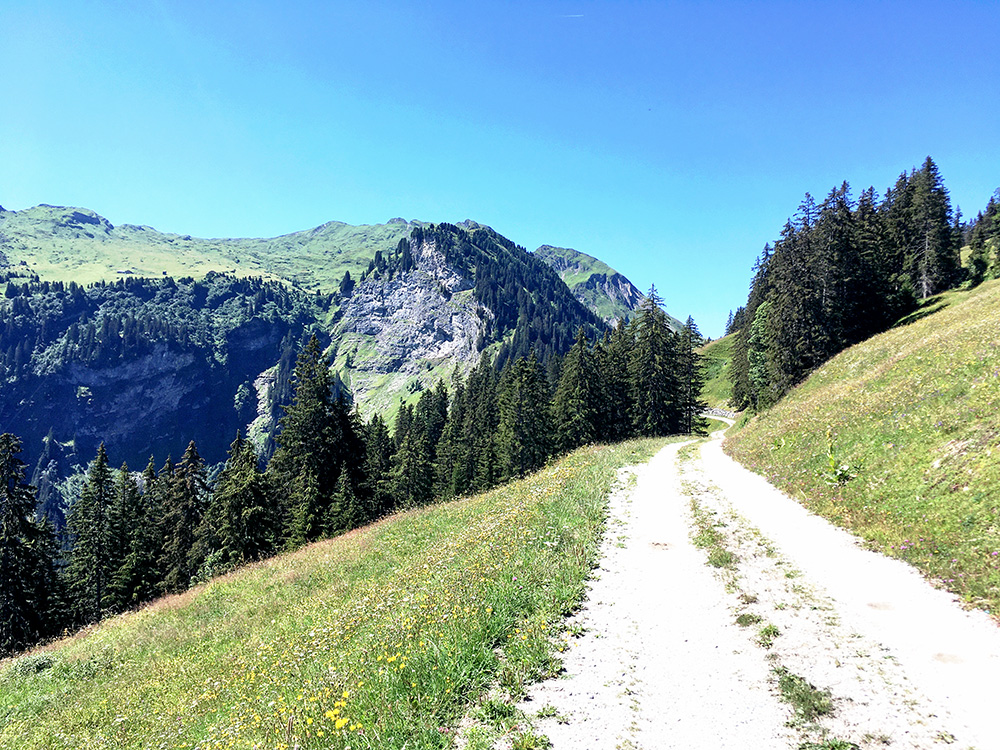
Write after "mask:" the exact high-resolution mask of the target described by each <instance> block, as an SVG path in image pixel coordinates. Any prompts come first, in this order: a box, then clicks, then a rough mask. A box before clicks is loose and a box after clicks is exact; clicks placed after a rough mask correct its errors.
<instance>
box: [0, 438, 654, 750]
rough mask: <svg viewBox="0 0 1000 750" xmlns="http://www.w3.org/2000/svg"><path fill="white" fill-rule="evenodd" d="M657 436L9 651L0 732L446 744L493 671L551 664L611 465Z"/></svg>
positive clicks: (78, 737)
mask: <svg viewBox="0 0 1000 750" xmlns="http://www.w3.org/2000/svg"><path fill="white" fill-rule="evenodd" d="M661 444H662V441H637V442H632V443H626V444H622V445H620V446H614V447H598V448H585V449H581V450H579V451H577V452H575V453H573V454H572V455H570V456H568V457H566V458H564V459H562V460H560V461H558V462H556V463H555V464H553V465H552V466H550V467H548V468H546V469H544V470H542V471H540V472H539V473H537V474H535V475H533V476H531V477H529V478H527V479H525V480H522V481H519V482H516V483H513V484H511V485H508V486H506V487H503V488H499V489H497V490H494V491H492V492H489V493H487V494H485V495H481V496H477V497H474V498H471V499H467V500H461V501H457V502H453V503H448V504H441V505H437V506H433V507H430V508H425V509H422V510H418V511H413V512H410V513H408V514H405V515H401V516H397V517H393V518H391V519H388V520H386V521H383V522H381V523H378V524H375V525H373V526H370V527H367V528H365V529H361V530H358V531H355V532H352V533H351V534H349V535H346V536H344V537H340V538H337V539H333V540H329V541H325V542H321V543H318V544H314V545H311V546H310V547H308V548H306V549H303V550H301V551H299V552H297V553H295V554H291V555H286V556H283V557H281V558H277V559H274V560H271V561H269V562H266V563H263V564H259V565H256V566H253V567H250V568H246V569H243V570H240V571H238V572H236V573H233V574H231V575H229V576H226V577H223V578H219V579H215V580H213V581H212V582H210V583H209V584H207V585H206V586H203V587H199V588H197V589H194V590H192V591H189V592H187V593H186V594H183V595H181V596H175V597H168V598H165V599H163V600H160V601H158V602H156V603H154V604H153V605H151V606H149V607H147V608H145V609H143V610H141V611H139V612H136V613H133V614H130V615H127V616H124V617H119V618H115V619H113V620H110V621H107V622H105V623H104V624H102V625H101V626H99V627H96V628H93V629H91V630H90V631H88V632H85V633H83V634H80V635H78V636H76V637H73V638H70V639H67V640H64V641H62V642H59V643H57V644H54V645H53V646H51V647H50V648H49V649H47V654H46V655H44V656H42V657H39V656H38V655H37V654H36V655H29V656H27V657H22V658H21V659H20V660H17V661H14V662H8V663H7V664H6V665H5V667H0V746H2V747H9V748H26V747H31V748H123V749H124V748H146V747H151V748H160V747H163V748H184V747H198V748H206V749H207V748H230V747H232V748H292V747H296V746H298V747H300V748H347V747H350V748H355V749H357V748H390V747H404V746H405V747H407V748H440V747H448V746H450V744H451V742H452V738H453V736H454V729H455V727H456V725H457V722H458V721H459V719H460V718H461V716H462V715H463V713H464V712H465V711H466V710H467V709H468V707H469V705H470V704H471V703H472V702H473V701H475V700H476V699H477V698H478V697H480V696H481V695H482V694H483V692H484V691H485V689H486V688H487V687H488V686H489V685H491V684H500V685H502V686H503V687H504V688H505V690H507V691H508V693H509V694H512V695H516V694H518V692H519V690H521V689H523V685H524V684H525V683H527V682H530V681H531V680H533V679H536V678H538V677H540V676H542V675H543V674H545V673H546V672H547V670H548V671H551V668H552V658H551V645H550V636H551V633H552V628H553V625H554V623H556V622H557V621H558V620H559V619H560V618H561V616H562V615H563V614H564V613H566V612H568V611H570V610H571V609H572V608H573V607H575V606H576V603H577V602H578V601H579V599H580V597H581V595H582V591H583V586H584V579H585V577H586V575H587V572H588V571H589V570H590V568H591V566H592V564H593V560H594V556H595V554H596V544H597V539H598V537H599V535H600V530H601V528H602V525H603V518H604V512H605V499H606V495H607V491H608V489H609V487H610V486H611V484H612V482H613V480H614V478H615V476H616V472H617V469H618V467H620V466H622V465H624V464H628V463H634V462H638V461H642V460H645V459H647V458H648V457H649V456H651V455H652V453H653V452H654V451H655V449H656V448H657V447H659V445H661ZM49 657H51V658H49ZM32 660H35V661H32Z"/></svg>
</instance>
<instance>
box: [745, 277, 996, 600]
mask: <svg viewBox="0 0 1000 750" xmlns="http://www.w3.org/2000/svg"><path fill="white" fill-rule="evenodd" d="M998 310H1000V281H994V282H989V283H987V284H984V285H982V286H981V287H979V288H977V289H974V290H972V291H961V292H951V293H949V294H946V295H941V296H940V297H939V298H935V299H934V300H930V301H929V302H928V303H927V304H926V305H925V306H924V311H923V312H922V313H918V314H915V315H914V316H911V322H909V323H908V324H906V325H902V326H900V327H897V328H895V329H893V330H890V331H888V332H887V333H884V334H881V335H879V336H876V337H874V338H872V339H870V340H868V341H866V342H864V343H862V344H859V345H857V346H855V347H853V348H851V349H849V350H847V351H844V352H842V353H841V354H839V355H838V356H837V357H835V358H834V359H832V360H831V361H830V362H828V363H827V364H825V365H824V366H823V367H822V368H820V369H819V370H817V371H816V372H815V373H814V374H813V375H812V376H810V377H809V379H808V380H806V382H804V383H803V384H802V385H800V386H799V387H797V388H796V389H795V390H793V391H792V392H791V393H790V394H789V395H788V396H787V397H785V398H784V399H783V400H782V401H781V402H780V403H779V404H778V405H777V406H775V407H774V408H773V409H771V410H770V411H768V412H766V413H764V414H761V415H759V416H758V417H756V418H754V419H753V420H752V421H751V422H750V423H749V424H748V425H747V426H746V427H745V428H744V429H743V430H742V431H741V432H739V433H737V434H736V435H735V436H734V437H732V438H730V439H729V440H728V441H727V444H726V445H727V450H728V451H729V452H730V453H731V454H732V455H733V456H734V457H735V458H737V459H738V460H740V461H741V462H742V463H744V464H745V465H747V466H749V467H750V468H752V469H754V470H755V471H758V472H760V473H762V474H764V475H765V476H767V477H768V478H769V479H770V480H771V481H773V482H775V483H776V484H778V485H779V486H780V487H781V488H782V489H784V490H785V491H787V492H789V493H791V494H793V495H795V496H797V497H799V498H800V499H801V500H802V502H803V503H804V504H805V505H806V506H807V507H809V508H810V509H811V510H813V511H815V512H817V513H820V514H822V515H824V516H826V517H827V518H830V519H831V520H833V521H834V522H836V523H838V524H840V525H842V526H845V527H847V528H849V529H851V530H852V531H854V532H855V533H857V534H859V535H860V536H862V537H863V538H865V539H866V540H868V541H869V542H870V543H871V545H872V547H874V548H876V549H878V550H880V551H882V552H884V553H886V554H888V555H892V556H894V557H898V558H900V559H903V560H906V561H907V562H910V563H912V564H913V565H915V566H916V567H918V568H919V569H920V570H922V571H923V572H924V573H925V574H926V575H927V576H929V577H930V578H931V579H933V580H935V581H938V582H940V583H941V585H943V586H945V587H947V588H948V589H950V590H951V591H953V592H955V593H956V594H959V595H960V596H962V597H963V598H964V599H965V600H966V601H968V602H970V603H972V604H975V605H976V606H979V607H982V608H984V609H987V610H988V611H990V612H991V613H993V614H994V615H1000V323H998V315H997V311H998Z"/></svg>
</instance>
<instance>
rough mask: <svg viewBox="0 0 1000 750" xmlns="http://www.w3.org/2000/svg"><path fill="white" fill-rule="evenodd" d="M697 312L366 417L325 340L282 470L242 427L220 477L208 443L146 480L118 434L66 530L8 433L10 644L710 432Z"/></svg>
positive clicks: (512, 365) (7, 648)
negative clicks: (341, 380)
mask: <svg viewBox="0 0 1000 750" xmlns="http://www.w3.org/2000/svg"><path fill="white" fill-rule="evenodd" d="M700 344H701V337H700V335H699V334H698V330H697V327H696V326H695V325H694V322H693V321H692V320H690V319H689V320H688V324H687V326H686V327H685V328H684V329H683V330H682V331H680V332H674V331H673V330H672V329H671V327H670V325H669V322H668V318H667V316H666V314H665V313H664V312H663V310H662V308H661V306H660V300H659V299H658V297H657V296H656V294H655V289H654V290H652V291H651V293H650V296H649V297H648V298H647V299H646V300H645V302H644V303H643V305H642V307H641V309H640V310H639V311H638V313H637V315H636V316H635V318H634V319H633V320H632V321H631V322H629V323H622V324H620V325H619V326H618V327H617V328H615V329H614V330H611V331H608V332H607V333H606V334H605V335H604V337H603V338H601V339H597V338H596V337H595V338H594V339H591V338H589V337H588V335H587V332H586V329H585V328H583V327H581V328H580V329H579V330H578V332H577V335H576V338H575V340H574V343H573V344H572V345H571V346H570V347H569V350H568V351H567V352H566V354H565V356H564V357H557V356H554V357H550V361H549V362H548V363H547V365H546V366H545V367H543V366H542V364H541V362H540V360H539V358H538V357H536V355H535V353H534V351H530V352H529V353H528V355H527V356H523V357H519V358H517V359H511V358H507V360H506V361H505V362H504V363H503V364H502V366H500V367H499V368H498V367H497V366H496V361H495V359H494V360H491V359H490V358H489V357H485V356H484V357H482V358H481V360H480V363H479V364H478V366H476V367H475V368H474V369H472V370H471V371H470V372H468V373H467V374H466V375H464V376H463V375H462V374H461V373H459V372H458V371H456V374H455V376H454V378H453V380H452V383H451V384H450V387H449V386H448V385H446V384H445V383H444V382H439V383H438V384H437V386H436V387H434V388H433V389H427V390H424V391H422V392H421V394H420V396H419V398H418V399H417V400H416V402H415V403H414V404H402V405H401V406H400V409H399V411H398V414H397V417H396V422H395V426H394V429H392V430H390V429H389V426H388V425H387V423H386V421H385V420H384V419H383V418H382V417H381V416H379V415H374V416H373V417H372V418H371V419H370V420H369V421H367V422H364V421H363V420H362V419H361V417H360V415H359V413H358V411H357V410H356V409H354V408H353V407H352V406H351V404H350V401H349V398H348V396H347V394H346V393H345V392H344V391H343V390H342V389H339V388H337V387H336V385H337V381H336V376H335V374H334V373H333V372H332V371H331V369H330V361H329V359H328V357H327V356H326V355H325V354H324V352H323V349H322V345H321V344H320V342H319V340H318V339H317V338H316V337H315V336H313V337H312V338H311V339H310V340H309V341H308V343H307V344H306V345H305V346H304V348H303V349H302V350H301V352H300V353H299V354H298V357H297V359H296V362H295V368H294V373H293V375H292V378H291V382H292V385H293V395H292V398H291V401H290V403H288V404H286V405H285V406H284V408H283V411H284V415H283V416H282V417H281V419H280V430H279V432H278V434H277V437H276V443H277V448H276V450H275V451H274V454H273V455H272V456H271V457H270V460H268V461H267V462H266V464H265V463H264V462H263V461H262V458H261V456H260V455H259V454H258V451H257V449H256V447H255V446H254V444H253V443H252V442H250V441H249V440H247V439H245V438H244V437H243V436H242V435H241V434H239V433H237V434H236V436H235V439H234V440H233V442H232V444H231V446H230V449H229V455H228V459H227V461H226V463H225V466H224V467H223V468H222V470H221V472H220V473H219V474H218V476H217V478H216V479H215V481H214V483H211V484H210V482H209V479H208V472H207V469H206V465H205V462H204V460H203V459H202V458H201V456H200V455H199V454H198V449H197V446H196V445H195V443H194V442H193V441H192V442H191V443H190V444H189V446H188V448H187V450H186V451H185V452H184V455H183V456H182V457H181V459H180V460H179V461H178V462H177V463H174V462H173V461H172V460H171V459H170V458H168V459H167V460H166V462H165V463H164V464H163V465H162V466H161V467H160V468H159V469H157V468H156V462H155V461H154V459H153V458H152V457H151V458H150V461H149V464H148V465H147V466H146V468H145V470H144V471H142V472H141V473H138V474H137V473H133V472H131V471H130V470H129V467H128V466H127V465H122V466H121V467H120V468H119V469H117V470H114V469H112V466H111V463H110V459H109V457H108V455H107V452H106V450H105V447H104V445H103V444H102V445H101V446H100V447H99V448H98V451H97V455H96V457H95V458H94V460H93V461H92V462H91V463H90V466H89V469H88V471H87V474H86V478H85V480H84V481H83V483H82V486H81V487H80V490H79V493H78V496H77V497H76V499H75V501H74V502H73V504H72V505H71V506H70V508H69V511H68V514H67V516H66V523H65V527H64V528H63V529H62V530H61V531H60V532H59V533H57V532H56V530H55V528H54V526H53V524H52V521H51V520H50V519H49V518H48V517H46V516H44V515H37V514H36V498H35V490H34V488H33V487H31V486H30V485H29V484H27V482H26V474H25V471H26V467H25V465H24V463H23V462H21V461H20V459H19V457H18V454H19V453H20V451H21V444H20V440H19V439H18V438H17V437H15V436H14V435H12V434H9V433H7V434H4V435H2V436H0V482H2V485H0V486H2V489H0V491H2V493H3V494H2V496H0V654H9V653H13V652H16V651H18V650H20V649H23V648H25V647H28V646H30V645H32V644H34V643H36V642H38V641H39V640H42V639H45V638H47V637H51V636H53V635H55V634H57V633H59V632H63V631H64V630H66V629H71V628H76V627H79V626H81V625H85V624H87V623H91V622H95V621H98V620H100V619H101V618H103V617H105V616H107V615H108V614H111V613H116V612H121V611H124V610H127V609H129V608H132V607H135V606H138V605H140V604H142V603H143V602H146V601H149V600H150V599H152V598H154V597H156V596H159V595H161V594H164V593H170V592H177V591H182V590H184V589H186V588H188V587H189V586H191V585H193V584H196V583H198V582H201V581H204V580H207V579H208V578H210V577H211V576H213V575H216V574H218V573H221V572H224V571H227V570H230V569H233V568H235V567H237V566H239V565H242V564H245V563H247V562H252V561H255V560H261V559H264V558H266V557H269V556H271V555H273V554H276V553H278V552H282V551H288V550H293V549H296V548H298V547H300V546H302V545H303V544H306V543H309V542H312V541H315V540H317V539H321V538H324V537H328V536H332V535H336V534H338V533H341V532H343V531H346V530H349V529H352V528H356V527H358V526H361V525H363V524H366V523H369V522H371V521H373V520H376V519H378V518H380V517H382V516H385V515H387V514H389V513H392V512H394V511H396V510H400V509H406V508H413V507H418V506H421V505H425V504H427V503H430V502H432V501H434V500H435V499H447V498H452V497H458V496H463V495H466V494H469V493H474V492H479V491H483V490H486V489H489V488H490V487H494V486H496V485H498V484H499V483H502V482H505V481H508V480H510V479H512V478H515V477H519V476H522V475H524V474H527V473H529V472H531V471H534V470H536V469H538V468H540V467H542V466H543V465H545V463H546V462H547V461H548V460H549V459H550V458H552V457H553V456H555V455H557V454H560V453H562V452H565V451H569V450H573V449H574V448H577V447H579V446H581V445H585V444H588V443H593V442H601V441H614V440H622V439H626V438H630V437H637V436H657V435H667V434H675V433H681V432H698V431H702V430H703V429H704V420H703V419H702V417H701V416H700V412H701V409H702V408H703V404H701V403H700V401H699V394H700V391H701V385H702V379H703V378H702V374H701V367H700V361H699V356H698V354H697V353H696V352H695V347H697V346H699V345H700Z"/></svg>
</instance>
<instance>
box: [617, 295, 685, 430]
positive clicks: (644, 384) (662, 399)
mask: <svg viewBox="0 0 1000 750" xmlns="http://www.w3.org/2000/svg"><path fill="white" fill-rule="evenodd" d="M661 303H662V300H661V299H660V297H659V295H658V294H657V293H656V287H652V288H651V289H650V291H649V294H648V295H647V296H646V298H645V299H644V300H643V301H642V305H641V306H640V308H639V313H638V315H636V317H635V320H634V321H633V325H634V332H635V333H634V336H635V346H634V347H633V349H632V352H631V356H630V360H629V376H630V385H631V390H632V400H631V401H632V404H633V412H632V423H633V426H634V428H635V431H636V434H638V435H640V436H643V437H652V436H660V435H671V434H675V433H678V432H680V431H681V429H682V414H683V410H682V404H681V400H680V375H679V372H678V362H677V345H676V342H675V340H674V333H673V331H672V330H671V328H670V324H669V321H668V319H667V314H666V313H665V312H664V311H663V308H662V307H661V306H660V305H661Z"/></svg>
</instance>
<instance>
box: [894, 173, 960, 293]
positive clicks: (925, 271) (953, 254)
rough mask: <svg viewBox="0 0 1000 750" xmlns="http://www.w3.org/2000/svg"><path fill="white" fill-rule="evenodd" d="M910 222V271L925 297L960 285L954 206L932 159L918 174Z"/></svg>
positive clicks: (914, 176)
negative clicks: (953, 223) (953, 216)
mask: <svg viewBox="0 0 1000 750" xmlns="http://www.w3.org/2000/svg"><path fill="white" fill-rule="evenodd" d="M911 184H912V185H913V195H912V204H911V207H910V217H909V218H910V222H911V224H912V227H913V230H912V231H913V234H914V237H913V240H912V243H913V244H912V245H911V247H910V253H909V254H908V257H907V259H906V270H907V271H908V273H909V275H910V279H911V281H912V282H913V285H914V287H916V289H917V290H918V292H919V294H920V296H921V297H924V298H926V297H929V296H931V295H932V294H937V293H938V292H940V291H942V290H944V289H947V288H948V287H950V286H952V285H953V284H955V283H957V282H958V280H959V276H960V269H961V264H960V261H959V256H958V248H957V247H955V243H954V235H953V233H952V230H951V218H952V213H951V203H950V201H949V199H948V191H947V190H946V189H945V187H944V182H943V180H942V179H941V174H940V172H939V171H938V168H937V165H936V164H935V163H934V160H933V159H931V157H929V156H928V157H927V159H926V160H925V161H924V164H923V166H922V167H921V168H920V170H918V171H917V172H916V173H914V175H913V177H912V179H911Z"/></svg>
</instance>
